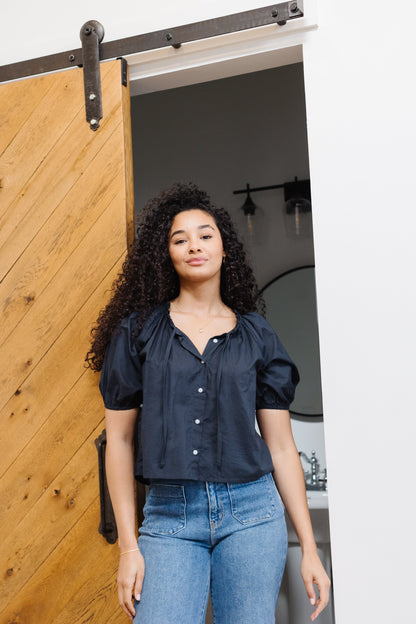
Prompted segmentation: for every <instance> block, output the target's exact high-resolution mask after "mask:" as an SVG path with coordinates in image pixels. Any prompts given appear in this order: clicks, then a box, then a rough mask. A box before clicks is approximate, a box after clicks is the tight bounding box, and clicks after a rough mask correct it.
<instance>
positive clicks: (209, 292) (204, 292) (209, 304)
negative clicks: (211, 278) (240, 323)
mask: <svg viewBox="0 0 416 624" xmlns="http://www.w3.org/2000/svg"><path fill="white" fill-rule="evenodd" d="M174 305H175V306H176V308H177V309H180V310H182V311H183V312H192V313H194V314H196V315H198V316H199V315H201V316H203V315H207V314H218V313H220V312H222V311H224V310H225V309H226V306H225V305H224V303H223V301H222V299H221V295H220V289H219V285H218V284H209V283H206V282H205V283H203V284H195V283H193V284H190V285H188V284H181V287H180V291H179V295H178V297H176V299H175V300H174Z"/></svg>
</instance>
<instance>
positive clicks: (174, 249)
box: [169, 208, 225, 282]
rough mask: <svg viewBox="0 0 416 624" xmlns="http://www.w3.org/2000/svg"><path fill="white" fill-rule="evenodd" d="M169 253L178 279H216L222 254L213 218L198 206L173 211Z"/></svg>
mask: <svg viewBox="0 0 416 624" xmlns="http://www.w3.org/2000/svg"><path fill="white" fill-rule="evenodd" d="M169 254H170V257H171V260H172V263H173V266H174V268H175V271H176V273H177V274H178V276H179V279H180V281H181V282H183V281H184V280H185V281H190V282H201V281H205V280H210V279H218V281H219V278H220V273H221V265H222V261H223V258H224V257H225V254H224V248H223V245H222V238H221V234H220V231H219V229H218V227H217V224H216V223H215V219H214V218H213V217H211V215H209V214H208V213H207V212H204V211H203V210H199V209H198V208H195V209H192V210H184V211H183V212H180V213H179V214H177V215H176V216H175V218H174V219H173V221H172V226H171V228H170V231H169Z"/></svg>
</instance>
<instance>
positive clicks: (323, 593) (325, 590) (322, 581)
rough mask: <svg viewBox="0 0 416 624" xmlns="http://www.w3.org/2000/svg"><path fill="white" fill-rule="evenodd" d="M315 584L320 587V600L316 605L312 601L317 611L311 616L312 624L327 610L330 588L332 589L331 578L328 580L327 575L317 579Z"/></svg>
mask: <svg viewBox="0 0 416 624" xmlns="http://www.w3.org/2000/svg"><path fill="white" fill-rule="evenodd" d="M315 583H316V585H317V586H318V589H319V597H318V600H317V601H316V602H315V603H312V601H311V604H315V605H316V609H315V611H314V612H313V613H312V615H311V620H312V622H313V621H314V620H316V618H317V617H318V615H319V614H320V613H322V611H323V610H324V609H325V607H326V605H327V604H328V601H329V588H330V587H331V581H330V580H329V578H328V576H327V575H326V574H325V575H323V576H322V577H319V578H317V579H316V580H315ZM308 595H309V594H308Z"/></svg>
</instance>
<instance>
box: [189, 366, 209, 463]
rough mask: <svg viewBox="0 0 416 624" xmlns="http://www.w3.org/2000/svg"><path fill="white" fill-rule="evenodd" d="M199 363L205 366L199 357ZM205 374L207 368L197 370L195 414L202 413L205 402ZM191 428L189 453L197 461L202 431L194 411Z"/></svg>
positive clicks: (202, 367)
mask: <svg viewBox="0 0 416 624" xmlns="http://www.w3.org/2000/svg"><path fill="white" fill-rule="evenodd" d="M199 363H200V364H201V365H205V364H206V361H205V360H203V359H202V358H201V357H200V358H199ZM207 374H208V369H207V367H206V366H201V367H200V368H199V373H198V376H197V381H196V387H195V390H194V393H195V394H196V396H197V397H198V400H197V404H196V405H195V409H196V412H197V413H204V404H205V401H206V400H207V393H206V390H207ZM198 382H199V384H198ZM195 394H194V396H195ZM192 428H193V430H192V433H191V452H192V455H193V456H194V459H196V460H198V461H199V455H200V454H201V447H202V433H203V429H202V422H201V419H200V418H198V417H197V416H196V414H195V411H194V414H193V416H192Z"/></svg>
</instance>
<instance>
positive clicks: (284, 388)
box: [256, 319, 299, 409]
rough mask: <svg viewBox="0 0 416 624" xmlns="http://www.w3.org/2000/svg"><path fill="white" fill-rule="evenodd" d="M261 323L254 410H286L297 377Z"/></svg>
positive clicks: (269, 329)
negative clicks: (261, 350)
mask: <svg viewBox="0 0 416 624" xmlns="http://www.w3.org/2000/svg"><path fill="white" fill-rule="evenodd" d="M262 320H263V323H262V327H261V328H260V331H261V336H262V342H263V363H262V366H261V368H260V370H259V371H258V374H257V392H256V409H289V406H290V404H291V403H292V401H293V399H294V397H295V389H296V386H297V384H298V382H299V373H298V370H297V368H296V366H295V364H294V363H293V362H292V360H291V359H290V357H289V355H288V354H287V352H286V350H285V348H284V346H283V345H282V343H281V342H280V340H279V338H278V337H277V335H276V333H275V332H274V330H273V328H272V327H271V326H270V325H269V323H268V322H267V321H266V320H264V319H262Z"/></svg>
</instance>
